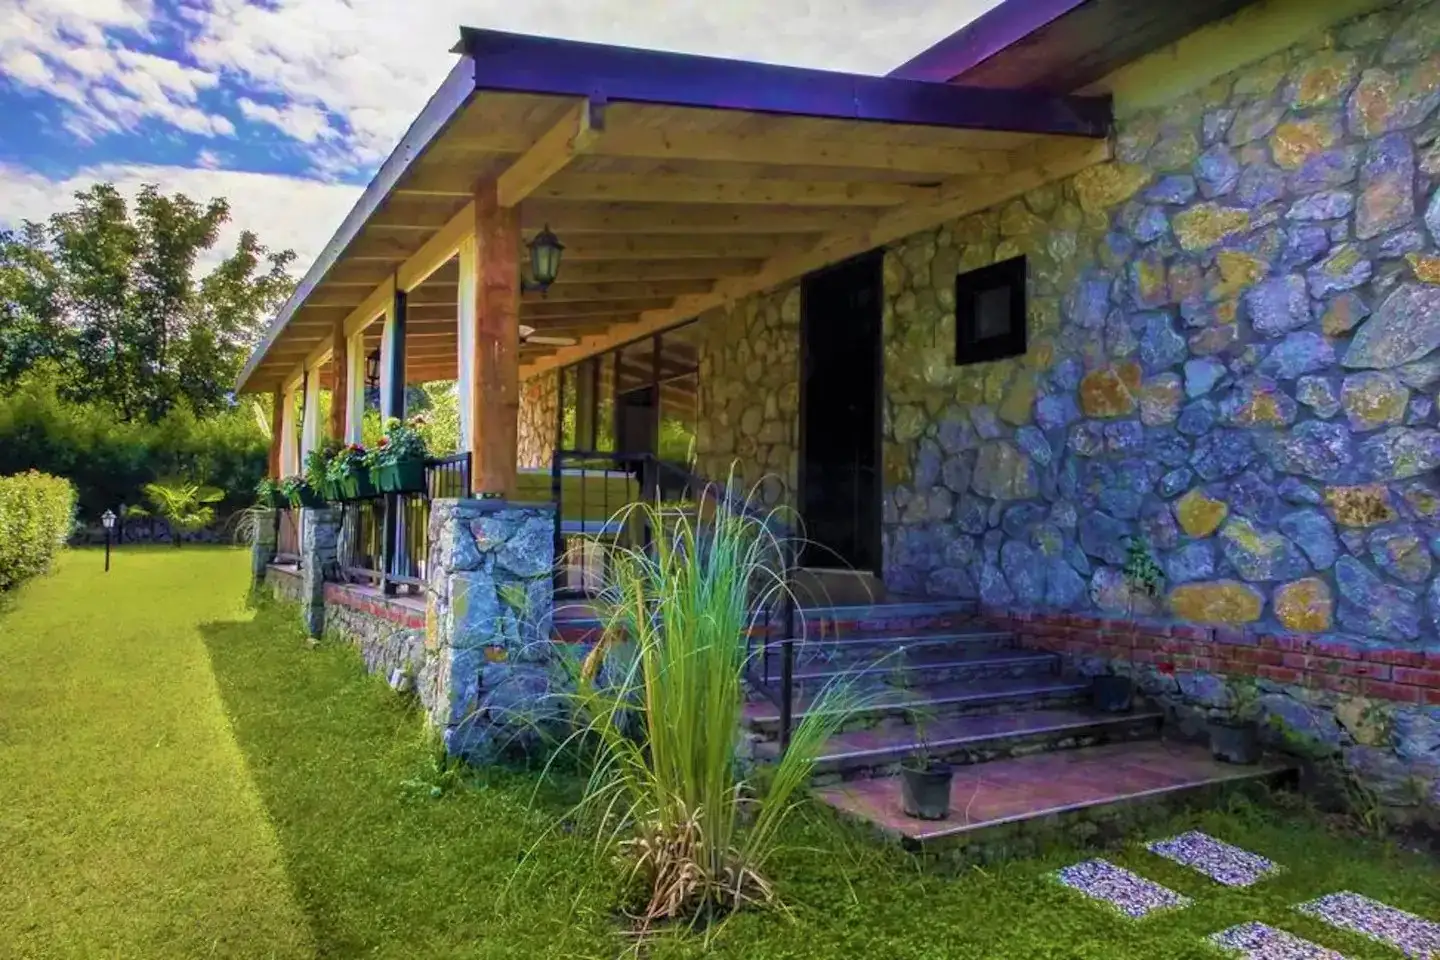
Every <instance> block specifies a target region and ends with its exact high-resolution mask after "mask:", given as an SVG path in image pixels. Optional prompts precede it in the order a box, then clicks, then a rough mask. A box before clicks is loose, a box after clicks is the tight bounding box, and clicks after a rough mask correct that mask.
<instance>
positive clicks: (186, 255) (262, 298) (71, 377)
mask: <svg viewBox="0 0 1440 960" xmlns="http://www.w3.org/2000/svg"><path fill="white" fill-rule="evenodd" d="M75 201H76V205H75V207H74V208H73V209H70V210H67V211H64V212H61V213H57V214H55V215H53V216H51V217H50V219H49V220H48V221H46V222H44V223H34V222H27V223H26V224H25V225H24V227H23V228H22V230H21V231H20V232H19V233H18V234H5V235H0V378H3V380H0V383H14V382H15V380H16V378H18V376H19V374H20V373H22V372H24V371H25V370H28V369H30V368H31V367H32V366H34V365H35V364H36V363H38V362H39V361H40V360H42V359H47V358H48V359H52V360H55V361H57V362H58V365H59V367H60V369H61V370H62V371H63V373H64V376H63V380H62V384H61V390H62V395H64V396H65V397H66V398H67V399H72V400H87V401H90V400H101V401H104V402H106V403H109V404H111V405H113V406H114V407H115V408H116V409H117V410H119V411H120V412H121V415H122V416H123V417H125V418H127V419H132V418H143V419H146V420H149V421H152V422H154V421H157V420H159V419H160V418H162V417H163V416H165V414H166V413H168V412H169V411H170V410H171V409H173V408H174V407H176V405H177V404H180V403H182V402H183V403H185V404H187V405H188V406H189V407H190V408H191V409H192V410H193V411H194V412H195V413H196V414H197V415H200V416H204V415H206V414H209V413H211V412H213V411H215V410H217V409H219V408H221V407H223V406H226V405H227V404H228V403H229V399H230V398H229V392H230V386H231V384H232V383H233V381H234V378H235V376H236V374H237V373H238V372H239V370H240V366H241V364H242V363H243V362H244V359H245V356H246V354H247V353H248V351H249V349H250V347H251V346H252V345H253V344H254V343H255V341H256V339H257V338H258V336H259V334H260V330H261V328H262V326H263V324H264V323H265V321H266V320H267V319H268V318H269V317H270V316H271V315H272V314H273V313H274V312H275V310H276V309H277V308H278V307H279V306H280V305H281V304H282V303H284V301H285V299H286V298H287V297H288V296H289V295H290V292H291V291H292V290H293V289H294V281H293V279H292V278H291V277H290V275H289V273H288V268H289V266H290V264H291V263H292V262H293V261H294V259H295V255H294V253H293V252H291V251H289V250H286V251H281V252H272V251H270V250H268V249H267V248H266V247H265V246H264V245H262V244H261V243H260V241H259V239H258V238H257V237H256V236H255V235H254V234H253V233H250V232H248V231H247V232H245V233H243V234H242V235H241V236H240V239H239V242H238V243H237V244H236V247H235V249H234V250H233V251H232V252H231V253H230V255H229V256H227V257H225V258H224V259H223V260H221V261H220V263H219V264H218V265H217V266H215V267H214V268H213V269H212V270H210V271H209V272H208V273H206V274H205V275H204V276H203V277H201V278H200V279H199V281H198V282H197V281H196V279H195V276H194V275H195V272H196V269H197V265H198V264H199V262H200V260H201V258H202V256H203V255H205V254H207V253H208V252H210V251H211V250H213V248H214V247H215V244H216V243H217V241H218V237H219V232H220V229H221V227H222V226H224V224H225V223H226V222H227V221H228V220H229V217H230V207H229V204H228V202H227V201H225V200H224V199H213V200H211V201H209V203H207V204H206V205H204V206H203V207H202V206H201V205H200V204H198V203H196V202H195V201H193V200H191V199H190V198H189V197H186V196H185V195H184V194H181V193H176V194H174V195H171V196H166V195H164V194H162V193H160V191H159V188H158V187H156V186H154V185H147V186H145V187H143V188H142V189H141V191H140V193H139V195H138V197H137V198H136V200H135V202H134V204H133V209H132V207H131V206H130V205H128V204H127V203H126V201H125V199H124V198H123V197H122V196H121V195H120V193H119V191H118V190H116V189H115V187H114V185H113V184H108V183H105V184H97V185H95V186H93V187H91V188H90V189H89V190H85V191H82V192H80V193H77V194H76V195H75Z"/></svg>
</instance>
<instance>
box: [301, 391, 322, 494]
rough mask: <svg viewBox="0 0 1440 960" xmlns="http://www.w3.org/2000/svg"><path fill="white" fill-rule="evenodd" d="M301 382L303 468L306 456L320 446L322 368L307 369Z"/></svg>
mask: <svg viewBox="0 0 1440 960" xmlns="http://www.w3.org/2000/svg"><path fill="white" fill-rule="evenodd" d="M301 382H302V383H303V384H304V386H303V388H302V389H303V390H304V391H305V405H304V412H305V420H304V422H303V423H301V424H300V465H301V467H302V468H303V467H304V465H305V457H306V456H307V455H309V453H310V451H311V450H315V449H318V448H319V446H320V368H319V367H311V368H310V369H309V370H306V371H305V378H304V380H302V381H301ZM297 472H298V471H297Z"/></svg>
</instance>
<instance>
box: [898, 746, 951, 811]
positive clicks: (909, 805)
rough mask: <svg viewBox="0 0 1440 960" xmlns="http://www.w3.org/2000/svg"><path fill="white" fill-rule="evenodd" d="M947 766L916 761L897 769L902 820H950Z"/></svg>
mask: <svg viewBox="0 0 1440 960" xmlns="http://www.w3.org/2000/svg"><path fill="white" fill-rule="evenodd" d="M954 776H955V771H954V770H953V769H951V767H950V764H948V763H940V762H939V761H935V760H918V761H914V762H913V764H911V763H907V764H906V765H904V766H902V767H901V768H900V805H901V807H902V808H903V809H904V810H905V816H907V817H914V818H915V819H917V820H944V819H945V818H946V817H948V816H950V781H951V780H952V779H954Z"/></svg>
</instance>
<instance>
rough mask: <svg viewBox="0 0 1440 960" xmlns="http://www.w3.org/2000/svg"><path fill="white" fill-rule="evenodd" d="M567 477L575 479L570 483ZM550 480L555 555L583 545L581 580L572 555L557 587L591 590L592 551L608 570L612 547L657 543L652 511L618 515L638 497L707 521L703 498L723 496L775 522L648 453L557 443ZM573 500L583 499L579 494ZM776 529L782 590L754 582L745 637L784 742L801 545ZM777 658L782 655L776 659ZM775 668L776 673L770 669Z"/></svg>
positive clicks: (757, 683)
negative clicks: (793, 581) (594, 480)
mask: <svg viewBox="0 0 1440 960" xmlns="http://www.w3.org/2000/svg"><path fill="white" fill-rule="evenodd" d="M591 476H598V477H599V478H600V479H601V483H600V484H599V485H598V486H599V488H600V489H599V491H594V490H592V489H591V488H592V484H590V483H587V482H586V481H587V480H588V478H590V477H591ZM616 479H619V480H620V481H621V482H620V483H619V484H618V485H617V484H613V483H612V481H613V480H616ZM567 480H568V481H571V482H570V483H568V484H567V483H566V481H567ZM575 481H578V483H576V482H575ZM550 483H551V497H552V499H553V500H554V502H555V556H556V558H557V560H559V559H561V558H568V557H572V556H574V555H575V554H576V552H577V547H578V551H579V553H580V555H581V556H582V564H583V565H582V570H581V582H580V583H579V584H578V585H577V584H575V583H573V582H571V581H572V576H571V574H572V571H571V567H572V564H571V563H569V562H558V563H557V564H556V580H555V588H556V593H557V595H560V594H574V593H581V594H584V593H588V592H589V591H588V590H587V589H586V587H587V584H586V582H585V581H586V579H587V577H586V569H585V567H586V566H588V561H589V559H590V556H591V554H592V552H593V553H595V554H598V555H599V557H600V558H601V565H602V577H603V565H604V562H605V559H606V557H607V555H608V554H609V553H610V552H611V551H613V550H615V549H619V548H643V549H646V550H650V549H652V548H653V538H654V536H655V534H656V533H657V531H655V530H653V529H651V527H650V524H649V519H650V518H649V517H648V516H645V515H643V514H642V513H638V512H637V513H632V515H631V522H628V523H622V522H619V520H618V519H617V518H616V515H617V514H618V513H620V512H621V511H624V510H625V509H626V508H627V507H630V506H632V505H634V504H636V503H640V502H648V503H657V502H658V503H662V504H673V505H675V506H677V507H678V508H680V509H685V508H687V507H690V508H693V509H694V510H695V521H696V522H697V523H703V522H704V519H705V516H704V514H705V502H706V501H707V500H709V501H711V502H713V501H715V500H718V499H723V500H724V501H725V502H726V503H727V504H728V505H729V507H730V509H732V510H737V511H741V512H744V513H747V514H749V515H750V516H751V517H752V518H753V519H755V520H757V521H758V522H761V523H763V524H765V525H766V526H767V527H769V528H771V529H774V526H775V519H774V518H773V517H769V516H761V515H760V514H758V513H756V512H755V511H754V510H753V509H752V508H751V507H750V506H749V505H748V504H747V503H744V502H743V501H740V500H737V499H736V498H735V496H734V495H733V494H731V492H730V491H728V490H726V489H725V487H724V486H723V485H722V484H717V483H714V482H711V481H706V480H704V479H703V478H701V477H698V476H696V475H695V474H693V473H691V472H690V471H689V470H687V469H685V468H684V467H682V466H680V465H679V464H676V463H672V462H669V461H665V460H661V459H659V458H658V457H656V456H655V455H653V454H649V453H642V454H626V453H607V452H601V451H593V450H557V451H555V455H554V459H553V460H552V465H551V474H550ZM615 486H618V487H619V490H618V491H617V490H616V489H613V487H615ZM567 487H568V488H569V494H568V495H569V496H570V498H571V501H572V502H569V503H567V502H566V497H567ZM619 491H624V493H623V495H617V493H619ZM597 493H598V496H597ZM576 494H578V496H576ZM576 500H578V502H574V501H576ZM775 533H776V534H777V540H778V542H779V544H780V550H781V554H780V556H779V557H777V558H776V560H777V562H778V563H779V565H780V569H781V570H783V571H785V580H784V582H783V583H782V585H781V586H782V588H783V589H781V591H780V593H779V594H778V595H776V592H775V588H776V585H775V583H774V582H773V581H770V582H767V583H760V584H755V585H754V587H753V590H754V591H755V592H754V595H753V600H752V609H753V610H754V615H753V618H752V622H751V629H750V631H749V634H748V637H747V655H746V679H747V680H749V682H750V683H751V685H752V686H753V687H754V688H755V689H756V690H758V691H759V692H760V693H761V694H762V695H764V696H765V697H766V698H767V699H769V700H770V701H771V702H772V703H774V704H775V706H776V707H777V709H778V710H779V714H780V715H779V721H780V744H781V749H782V750H783V749H785V748H788V746H789V744H790V734H791V731H792V728H793V726H794V712H795V709H794V708H795V619H796V616H795V615H796V609H795V595H794V591H793V590H792V589H791V585H790V582H789V575H790V572H791V571H792V570H794V568H795V563H796V550H795V543H794V539H793V537H791V536H790V535H789V533H788V531H785V530H783V529H781V530H775ZM777 619H778V620H779V622H778V623H777V622H776V620H777ZM757 633H758V634H759V641H760V649H759V650H758V651H756V650H755V647H754V644H755V641H756V634H757ZM772 661H778V662H776V663H774V664H773V665H772ZM776 669H778V673H779V676H778V677H776V676H774V675H773V674H774V671H775V670H776Z"/></svg>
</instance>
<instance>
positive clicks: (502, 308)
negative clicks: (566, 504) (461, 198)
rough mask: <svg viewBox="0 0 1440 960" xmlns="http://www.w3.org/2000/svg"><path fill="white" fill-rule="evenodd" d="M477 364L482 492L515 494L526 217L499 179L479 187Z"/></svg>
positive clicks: (474, 425)
mask: <svg viewBox="0 0 1440 960" xmlns="http://www.w3.org/2000/svg"><path fill="white" fill-rule="evenodd" d="M475 256H476V261H477V266H476V271H475V272H476V276H477V279H478V281H479V289H478V290H477V291H476V294H475V366H474V376H473V378H472V380H471V382H472V383H473V384H474V387H473V389H474V394H475V401H474V406H473V407H472V408H471V412H470V423H469V426H470V440H469V444H468V445H469V448H470V451H471V456H472V458H473V460H472V470H473V472H474V478H475V479H474V488H475V491H476V493H480V494H486V493H488V494H494V495H497V496H500V497H504V498H509V497H513V496H514V495H515V461H516V458H517V456H518V452H519V414H520V216H519V211H518V210H516V209H515V208H514V207H502V206H500V204H499V201H498V200H497V198H496V186H495V182H494V181H493V180H491V181H484V182H482V183H480V184H479V185H477V186H476V188H475Z"/></svg>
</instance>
